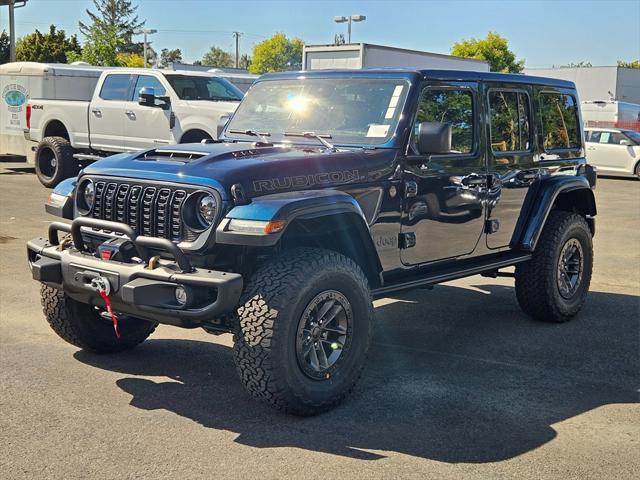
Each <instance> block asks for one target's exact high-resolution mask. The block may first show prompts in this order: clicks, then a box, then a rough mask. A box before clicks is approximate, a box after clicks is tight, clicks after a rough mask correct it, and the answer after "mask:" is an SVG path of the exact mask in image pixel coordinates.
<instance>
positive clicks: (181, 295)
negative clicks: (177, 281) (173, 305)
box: [176, 285, 189, 307]
mask: <svg viewBox="0 0 640 480" xmlns="http://www.w3.org/2000/svg"><path fill="white" fill-rule="evenodd" d="M188 299H189V298H188V295H187V290H186V289H185V288H184V287H183V286H182V285H178V286H177V287H176V302H178V305H180V306H181V307H184V306H185V305H186V304H187V300H188Z"/></svg>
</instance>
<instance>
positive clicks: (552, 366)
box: [75, 285, 640, 463]
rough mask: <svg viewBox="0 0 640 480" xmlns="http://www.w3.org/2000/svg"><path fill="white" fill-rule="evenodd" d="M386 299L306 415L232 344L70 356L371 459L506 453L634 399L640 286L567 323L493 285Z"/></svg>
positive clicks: (159, 403)
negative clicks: (341, 394)
mask: <svg viewBox="0 0 640 480" xmlns="http://www.w3.org/2000/svg"><path fill="white" fill-rule="evenodd" d="M394 300H396V301H395V302H394V303H391V304H387V305H384V306H381V307H378V308H377V309H376V318H377V321H378V325H377V331H376V335H375V338H374V343H373V345H372V350H371V354H370V362H369V366H368V368H367V370H366V371H365V374H364V375H363V378H362V379H361V381H360V383H359V385H358V387H357V388H356V390H355V392H354V393H353V395H351V397H349V399H348V400H347V401H346V402H345V403H344V404H342V405H341V406H340V407H338V408H337V409H335V410H333V411H331V412H329V413H327V414H324V415H321V416H318V417H314V418H307V419H301V418H295V417H290V416H286V415H283V414H280V413H278V412H275V411H272V410H271V409H270V408H269V407H267V406H263V405H261V404H258V403H256V402H254V401H252V400H250V399H249V397H247V395H246V394H245V392H244V390H243V389H242V387H241V385H240V383H239V380H238V378H237V376H236V372H235V368H234V365H233V360H232V355H231V351H230V349H229V348H228V347H225V346H221V345H217V344H213V343H209V342H206V341H191V340H153V339H150V340H148V341H147V342H146V343H145V344H143V345H142V346H140V347H139V348H137V349H136V350H134V351H131V352H127V353H124V354H120V355H115V356H97V355H92V354H88V353H85V352H77V353H76V354H75V356H76V358H77V359H78V360H80V361H82V362H84V363H86V364H89V365H92V366H94V367H97V368H101V369H106V370H111V371H116V372H121V373H124V374H127V375H131V377H127V378H122V379H120V380H118V381H117V382H116V383H117V385H118V386H119V387H120V388H122V389H123V390H124V391H126V392H127V393H129V394H130V395H132V399H131V405H132V406H134V407H137V408H141V409H144V410H155V409H164V410H168V411H171V412H174V413H176V414H178V415H181V416H183V417H186V418H189V419H192V420H194V421H195V422H198V423H199V424H202V425H203V426H205V427H208V428H215V429H224V430H228V431H231V432H236V433H238V437H237V439H236V441H237V442H239V443H242V444H245V445H251V446H254V447H259V448H270V447H285V446H286V447H296V448H302V449H308V450H313V451H321V452H327V453H332V454H336V455H342V456H346V457H352V458H358V459H369V460H374V459H377V458H381V457H384V456H385V451H393V452H399V453H403V454H407V455H412V456H417V457H422V458H428V459H433V460H437V461H442V462H465V463H469V462H478V463H480V462H495V461H500V460H504V459H508V458H512V457H514V456H517V455H520V454H523V453H525V452H527V451H529V450H531V449H534V448H537V447H540V446H541V445H543V444H545V443H546V442H549V441H551V440H552V439H553V438H554V437H555V435H556V432H555V430H554V429H553V424H554V423H557V422H561V421H563V420H566V419H569V418H571V417H574V416H576V415H580V414H581V413H584V412H587V411H589V410H591V409H594V408H596V407H599V406H602V405H607V404H612V403H631V402H636V401H638V394H637V391H636V389H637V388H638V386H639V385H638V384H639V383H640V379H639V373H638V372H639V371H640V365H639V359H638V338H639V332H638V318H639V315H640V297H636V296H628V295H617V294H609V293H597V292H596V293H591V294H590V296H589V300H588V302H587V305H586V306H585V309H584V310H583V312H582V313H581V314H580V315H579V317H578V318H576V319H575V320H574V321H573V322H570V323H567V324H561V325H555V324H553V325H550V324H540V323H536V322H533V321H531V320H529V319H528V318H527V317H525V316H524V315H523V314H522V313H520V311H519V309H518V306H517V304H516V303H515V298H514V293H513V289H512V288H510V287H504V286H500V285H478V286H477V287H474V288H471V289H468V288H457V287H451V286H437V287H436V288H435V289H434V290H433V291H431V292H427V291H420V290H418V291H414V292H410V293H407V294H404V295H402V296H399V297H395V298H394ZM135 375H140V376H147V377H148V376H159V377H169V378H170V380H169V381H164V379H163V380H159V381H152V380H148V379H144V378H136V377H134V376H135ZM212 448H215V446H212Z"/></svg>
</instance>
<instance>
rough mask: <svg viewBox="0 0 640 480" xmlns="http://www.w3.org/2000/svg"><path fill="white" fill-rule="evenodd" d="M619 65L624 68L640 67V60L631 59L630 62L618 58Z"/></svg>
mask: <svg viewBox="0 0 640 480" xmlns="http://www.w3.org/2000/svg"><path fill="white" fill-rule="evenodd" d="M618 66H619V67H622V68H640V60H631V61H629V62H627V61H625V60H618Z"/></svg>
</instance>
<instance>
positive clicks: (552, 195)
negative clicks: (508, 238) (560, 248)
mask: <svg viewBox="0 0 640 480" xmlns="http://www.w3.org/2000/svg"><path fill="white" fill-rule="evenodd" d="M560 201H562V203H563V204H564V206H568V205H570V206H572V207H573V208H575V210H577V211H578V212H579V213H580V214H582V215H584V216H585V217H586V218H587V220H588V221H589V220H591V223H590V227H591V230H592V232H594V231H595V228H594V226H592V224H593V221H592V220H593V217H594V216H595V215H596V214H597V209H596V201H595V197H594V195H593V191H592V190H591V186H590V185H589V181H588V180H587V178H585V177H582V176H569V175H557V176H552V177H549V178H546V179H543V180H541V181H540V183H539V185H538V186H537V187H536V188H530V189H529V192H528V193H527V196H526V198H525V201H524V204H523V209H522V211H523V214H521V216H520V219H519V220H518V224H517V225H516V231H515V232H514V236H513V240H512V242H511V247H512V248H517V249H521V250H526V251H530V252H532V251H534V250H535V248H536V245H537V243H538V239H539V238H540V234H541V233H542V229H543V228H544V225H545V223H546V221H547V217H548V216H549V212H551V210H552V209H553V208H554V205H556V203H557V202H560Z"/></svg>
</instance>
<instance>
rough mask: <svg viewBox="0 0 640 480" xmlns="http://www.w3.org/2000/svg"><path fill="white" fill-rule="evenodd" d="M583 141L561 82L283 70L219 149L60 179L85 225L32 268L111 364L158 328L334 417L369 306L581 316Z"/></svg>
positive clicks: (585, 275) (49, 309) (36, 247)
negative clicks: (214, 345)
mask: <svg viewBox="0 0 640 480" xmlns="http://www.w3.org/2000/svg"><path fill="white" fill-rule="evenodd" d="M580 125H581V119H580V110H579V108H578V103H577V94H576V90H575V86H574V84H573V83H571V82H566V81H561V80H553V79H545V78H537V77H530V76H523V75H509V74H497V73H485V72H464V71H447V70H423V71H412V70H384V69H381V70H357V71H353V70H352V71H345V70H342V71H315V72H305V73H304V74H303V75H302V74H300V72H287V73H280V74H272V75H266V76H263V77H261V78H260V79H259V80H258V81H257V82H256V84H255V85H254V86H253V87H252V88H251V89H250V90H249V92H248V93H247V95H246V96H245V97H244V99H243V101H242V103H241V104H240V106H239V107H238V109H237V110H236V112H235V113H234V115H233V116H232V118H231V119H230V121H229V122H228V123H227V124H226V126H223V127H222V128H223V130H222V132H221V138H220V139H221V140H222V141H221V142H217V143H200V144H190V145H177V146H174V147H170V148H168V147H160V148H149V149H147V150H144V151H141V152H136V153H129V154H122V155H116V156H112V157H110V158H107V159H104V160H101V161H100V162H96V163H95V164H93V165H90V166H88V167H87V168H85V169H84V170H83V172H82V175H80V176H79V178H77V179H69V180H66V181H64V182H62V183H61V184H60V185H59V186H58V187H57V188H56V189H55V190H54V192H53V193H52V195H51V196H50V197H49V200H48V202H47V205H46V207H47V210H48V211H49V212H50V213H53V214H55V215H57V216H59V217H63V218H67V219H72V223H71V224H68V223H63V222H54V223H52V224H51V225H50V226H49V230H48V236H47V239H44V238H34V239H33V240H31V241H29V242H28V244H27V253H28V261H29V266H30V268H31V272H32V276H33V278H34V279H35V280H37V281H39V282H42V288H41V297H42V305H43V306H44V314H45V316H46V318H47V321H48V322H49V324H50V325H51V327H52V328H53V330H54V331H55V332H56V333H57V334H58V335H59V336H60V337H62V338H63V339H64V340H66V341H67V342H69V343H71V344H73V345H76V346H78V347H80V348H83V349H86V350H89V351H95V352H101V353H112V352H116V351H122V350H126V349H130V348H133V347H135V346H136V345H137V344H139V343H140V342H143V341H144V340H145V339H146V338H147V337H148V336H149V335H151V333H152V332H153V331H154V329H155V328H156V325H157V324H158V323H163V324H169V325H175V326H179V327H185V328H198V327H199V328H203V329H204V330H206V331H207V332H210V333H214V334H219V333H225V332H226V333H231V332H233V334H234V348H233V356H234V359H235V363H236V366H237V370H238V373H239V375H240V379H241V381H242V383H243V384H244V387H245V388H246V390H247V391H248V392H249V394H251V395H252V396H254V397H255V398H257V399H260V400H262V401H265V402H267V403H268V404H270V405H272V406H274V407H276V408H278V409H281V410H284V411H286V412H290V413H293V414H297V415H312V414H317V413H320V412H323V411H326V410H328V409H330V408H332V407H333V406H335V405H336V404H338V403H339V402H340V401H341V400H343V399H344V398H345V397H346V396H347V395H348V393H349V392H350V391H351V390H352V388H353V387H354V385H355V384H356V381H357V380H358V378H359V376H360V374H361V372H362V370H363V368H364V367H365V366H366V365H367V351H368V349H369V345H370V343H371V339H372V336H373V324H374V315H373V306H372V298H380V297H385V296H388V295H390V294H395V293H397V292H400V291H404V290H409V289H414V288H429V287H431V286H432V285H433V284H436V283H440V282H445V281H448V280H452V279H456V278H461V277H466V276H470V275H476V274H482V275H485V276H489V277H495V276H498V275H500V276H511V277H514V278H515V293H516V298H517V300H518V302H519V303H520V306H521V307H522V309H523V310H524V312H526V314H528V315H529V316H531V317H532V318H534V319H536V320H540V321H546V322H565V321H568V320H569V319H571V318H572V317H574V316H575V315H576V314H577V313H578V312H579V311H580V309H581V308H582V306H583V304H584V302H585V300H586V297H587V292H588V290H589V283H590V280H591V272H592V267H593V245H592V236H593V235H594V234H595V215H596V204H595V198H594V194H593V192H592V188H593V187H594V186H595V182H596V178H595V172H594V171H593V169H591V168H590V167H589V165H588V164H587V163H586V161H585V158H584V142H583V137H582V130H581V128H580ZM60 232H62V233H67V234H68V235H66V236H65V237H64V238H63V239H60V238H59V235H58V234H59V233H60ZM512 266H515V273H513V272H512V271H510V270H509V271H501V270H502V269H504V268H507V267H512ZM487 297H488V298H487V301H490V302H495V301H499V300H496V299H495V298H493V297H492V296H487ZM473 308H478V307H477V306H474V307H473ZM507 310H508V308H507ZM444 313H446V312H443V314H444ZM512 320H515V319H512ZM559 332H560V331H559V330H556V329H551V330H549V331H548V334H549V335H553V334H560V333H559ZM564 332H565V333H566V332H567V331H564ZM131 359H132V360H131V361H136V360H135V359H134V357H131ZM217 367H218V368H222V366H221V365H218V366H217ZM61 375H64V372H62V373H61ZM212 408H215V406H212Z"/></svg>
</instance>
